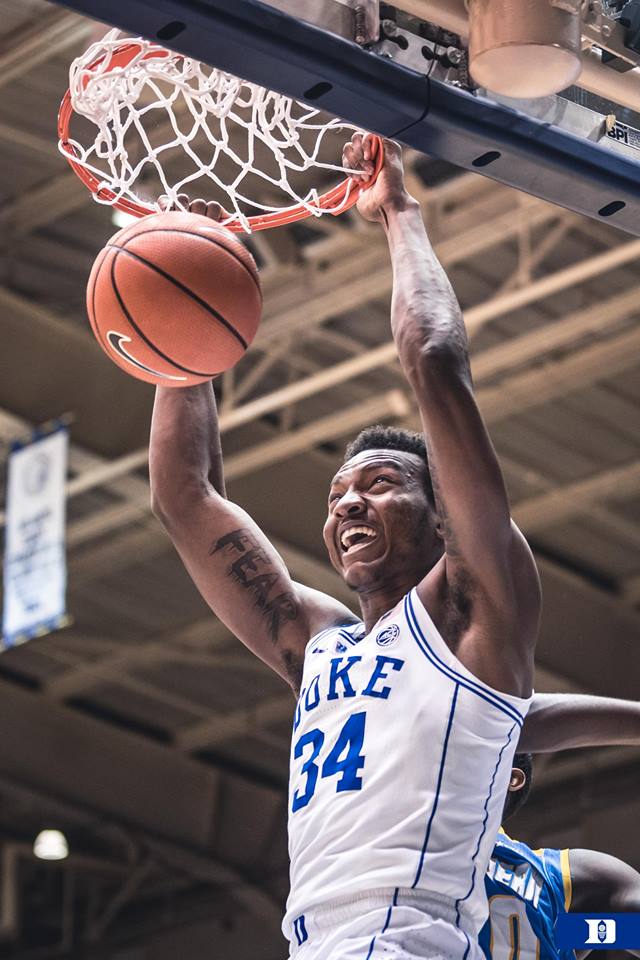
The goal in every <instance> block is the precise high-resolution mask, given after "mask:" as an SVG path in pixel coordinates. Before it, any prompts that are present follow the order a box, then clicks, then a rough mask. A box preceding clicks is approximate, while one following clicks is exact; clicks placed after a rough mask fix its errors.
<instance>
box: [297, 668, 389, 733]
mask: <svg viewBox="0 0 640 960" xmlns="http://www.w3.org/2000/svg"><path fill="white" fill-rule="evenodd" d="M361 662H362V657H332V658H331V661H330V668H329V676H328V678H326V677H325V678H324V680H325V683H324V684H323V687H322V689H321V676H322V675H321V674H319V673H317V674H316V675H315V676H314V677H313V678H312V679H311V680H310V681H309V685H308V686H307V687H303V688H302V690H301V691H300V697H299V699H298V706H297V707H296V713H295V719H294V722H293V729H294V731H295V730H297V729H298V727H299V726H300V721H301V719H302V714H303V713H309V712H310V711H311V710H315V709H316V707H318V706H319V705H320V702H321V701H322V700H323V699H325V700H338V699H339V698H340V697H355V696H360V697H377V698H379V699H381V700H388V699H389V694H390V693H391V690H392V685H391V684H392V680H393V671H396V672H397V671H400V670H402V668H403V666H404V660H399V659H398V658H397V657H383V656H380V655H378V656H376V659H375V665H374V666H373V668H371V666H370V664H367V670H366V680H365V682H364V683H359V682H358V680H356V679H353V681H352V678H351V676H350V673H351V670H352V668H353V667H354V666H355V664H356V663H361ZM390 672H391V677H390V676H389V674H390ZM388 679H390V680H391V682H390V683H385V681H386V680H388ZM354 684H356V686H355V687H354Z"/></svg>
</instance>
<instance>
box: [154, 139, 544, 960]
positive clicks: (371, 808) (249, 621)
mask: <svg viewBox="0 0 640 960" xmlns="http://www.w3.org/2000/svg"><path fill="white" fill-rule="evenodd" d="M343 159H344V162H345V165H346V166H347V167H349V168H351V169H361V170H362V171H363V175H369V173H370V172H371V170H372V159H371V156H370V145H369V141H368V139H367V138H363V137H362V136H355V137H354V138H353V139H352V141H351V142H350V143H349V144H348V145H347V146H346V147H345V151H344V158H343ZM196 203H200V204H202V201H200V202H197V201H196V202H194V206H193V207H192V209H197V212H205V211H204V208H203V209H198V208H196V206H195V204H196ZM358 209H359V212H360V214H361V215H362V216H363V217H364V218H365V219H367V220H372V221H377V222H378V223H380V224H381V226H382V228H383V229H384V231H385V233H386V235H387V239H388V242H389V249H390V254H391V261H392V266H393V299H392V307H391V329H392V333H393V336H394V339H395V342H396V346H397V349H398V355H399V359H400V362H401V365H402V369H403V371H404V374H405V377H406V379H407V381H408V383H409V385H410V386H411V388H412V390H413V393H414V395H415V399H416V403H417V406H418V409H419V411H420V416H421V420H422V423H423V426H424V435H425V436H424V437H422V436H421V435H419V434H411V433H407V432H405V431H402V430H395V429H385V428H373V429H371V430H368V431H364V432H363V433H362V434H361V435H360V436H359V437H358V438H357V439H356V440H355V441H354V443H352V444H351V445H350V447H348V448H347V452H346V458H345V461H344V463H343V464H342V465H341V466H340V467H339V469H338V471H337V472H336V474H335V477H334V478H333V481H332V483H331V487H330V490H329V497H328V516H327V521H326V524H325V529H324V539H325V543H326V546H327V550H328V552H329V556H330V558H331V562H332V564H333V566H334V567H335V568H336V570H337V571H338V572H339V573H340V574H341V575H342V577H343V578H344V580H345V581H346V583H347V584H348V586H349V587H351V588H352V589H353V590H354V591H355V592H356V594H357V596H358V599H359V601H360V607H361V611H362V621H359V620H356V619H355V618H354V616H353V614H352V613H351V612H350V611H349V610H348V609H347V608H346V607H344V606H342V605H341V604H340V603H338V602H337V601H336V600H334V599H332V598H330V597H328V596H325V595H323V594H321V593H318V592H317V591H315V590H311V589H308V588H306V587H304V586H302V585H300V584H297V583H294V582H292V580H291V578H290V576H289V573H288V571H287V569H286V567H285V565H284V563H283V561H282V559H281V558H280V556H279V555H278V554H277V552H276V551H275V549H274V548H273V546H272V545H271V544H270V543H269V541H268V540H267V538H266V537H265V536H264V534H263V533H262V532H261V531H260V530H259V529H258V527H257V526H256V524H255V523H254V522H253V521H252V520H251V518H250V517H248V516H247V514H246V513H245V512H244V511H243V510H242V509H241V508H240V507H239V506H237V505H236V504H233V503H231V502H229V501H228V500H227V499H226V497H225V490H224V481H223V472H222V456H221V451H220V441H219V433H218V425H217V415H216V409H215V402H214V394H213V389H212V387H211V385H210V384H206V385H204V386H198V387H193V388H189V389H181V390H163V389H158V391H157V396H156V404H155V409H154V415H153V423H152V430H151V460H150V474H151V484H152V491H153V501H154V510H155V512H156V514H157V515H158V517H159V518H160V519H161V520H162V522H163V523H164V524H165V526H166V528H167V530H168V531H169V533H170V535H171V537H172V539H173V542H174V544H175V546H176V548H177V550H178V551H179V553H180V555H181V557H182V559H183V561H184V563H185V565H186V567H187V569H188V571H189V573H190V574H191V576H192V578H193V580H194V582H195V583H196V584H197V586H198V588H199V589H200V591H201V593H202V595H203V597H204V598H205V599H206V600H207V602H208V603H209V604H210V606H211V608H212V609H213V611H214V612H215V613H216V615H217V616H218V617H220V619H221V620H222V621H223V622H224V623H225V624H226V625H227V626H228V627H229V629H230V630H231V631H232V632H233V633H235V634H236V635H237V636H238V637H239V638H240V640H242V641H243V642H244V643H245V644H246V645H247V646H248V647H250V649H251V650H253V651H254V653H256V654H257V655H258V656H259V657H261V658H262V659H263V660H264V661H265V662H266V663H268V664H269V665H270V666H271V667H272V668H273V669H274V670H275V671H277V672H278V673H279V674H280V675H281V676H282V677H283V678H284V679H285V680H286V681H287V682H288V683H289V684H290V685H291V687H292V689H293V690H294V692H295V694H296V696H297V697H298V702H297V708H296V712H295V719H294V729H293V739H292V747H291V778H290V802H289V848H290V856H291V893H290V897H289V902H288V906H287V914H286V917H285V920H284V924H283V929H284V931H285V934H286V936H287V937H288V938H289V939H290V941H291V955H292V956H296V957H298V958H299V960H377V958H379V957H382V956H393V957H398V958H400V957H402V958H418V957H426V956H429V957H439V956H441V957H448V958H459V960H466V958H467V957H481V952H480V948H479V946H478V942H477V934H478V931H479V929H480V927H481V926H482V924H483V923H484V921H485V918H486V898H485V893H484V883H483V878H484V874H485V871H486V869H487V864H488V861H489V857H490V855H491V851H492V849H493V844H494V840H495V837H496V833H497V830H498V827H499V825H500V816H501V813H502V806H503V802H504V796H505V792H506V790H507V785H508V782H509V775H510V772H511V761H512V758H513V754H514V751H515V747H516V744H517V742H518V738H519V735H520V729H521V726H522V723H523V719H524V717H525V714H526V712H527V709H528V707H529V703H530V697H531V683H532V673H533V653H534V646H535V641H536V636H537V632H538V619H539V613H540V590H539V583H538V576H537V572H536V567H535V563H534V561H533V558H532V555H531V552H530V550H529V548H528V546H527V544H526V542H525V540H524V538H523V537H522V535H521V534H520V532H519V531H518V530H517V529H516V527H515V526H514V525H513V523H512V522H511V519H510V516H509V504H508V501H507V495H506V492H505V487H504V483H503V479H502V476H501V472H500V468H499V465H498V462H497V459H496V455H495V453H494V450H493V447H492V445H491V441H490V440H489V437H488V436H487V432H486V429H485V426H484V424H483V421H482V418H481V416H480V413H479V411H478V408H477V406H476V402H475V400H474V396H473V391H472V385H471V376H470V372H469V359H468V353H467V342H466V335H465V329H464V323H463V320H462V315H461V312H460V308H459V306H458V304H457V302H456V298H455V295H454V293H453V290H452V289H451V286H450V284H449V281H448V279H447V277H446V275H445V273H444V271H443V269H442V267H441V266H440V264H439V263H438V260H437V259H436V257H435V254H434V252H433V250H432V248H431V246H430V243H429V240H428V238H427V235H426V233H425V229H424V226H423V222H422V217H421V213H420V208H419V205H418V203H417V202H416V201H415V200H413V199H412V198H411V197H410V196H409V195H408V193H407V191H406V189H405V186H404V179H403V168H402V158H401V152H400V148H399V147H398V146H397V145H396V144H394V143H392V142H386V143H385V163H384V166H383V169H382V171H381V174H380V176H379V177H378V180H377V181H376V183H375V185H374V186H373V187H372V188H371V189H369V190H368V191H366V192H365V193H363V195H362V197H361V198H360V200H359V202H358ZM301 519H302V518H301Z"/></svg>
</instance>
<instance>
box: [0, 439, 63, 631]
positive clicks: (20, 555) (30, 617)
mask: <svg viewBox="0 0 640 960" xmlns="http://www.w3.org/2000/svg"><path fill="white" fill-rule="evenodd" d="M68 446H69V432H68V430H67V428H66V427H65V426H62V425H61V426H59V427H54V429H53V430H52V431H51V432H48V433H45V434H39V433H36V434H35V435H34V437H33V439H32V440H31V442H29V443H26V444H16V445H15V446H14V448H13V449H12V451H11V454H10V456H9V462H8V474H7V508H6V529H5V553H4V610H3V620H2V638H3V642H4V645H5V647H11V646H14V645H15V644H17V643H22V642H24V641H25V640H29V639H30V638H31V637H34V636H41V635H42V634H44V633H48V632H49V631H50V630H54V629H55V628H56V627H59V626H62V625H63V624H64V623H65V622H66V599H65V595H66V586H67V570H66V559H65V544H64V539H65V515H66V496H65V483H66V478H67V453H68Z"/></svg>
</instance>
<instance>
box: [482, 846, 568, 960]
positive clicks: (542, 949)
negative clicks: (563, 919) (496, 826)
mask: <svg viewBox="0 0 640 960" xmlns="http://www.w3.org/2000/svg"><path fill="white" fill-rule="evenodd" d="M485 888H486V891H487V899H488V901H489V920H488V921H487V923H486V924H485V925H484V927H483V928H482V930H481V931H480V946H481V947H482V950H483V952H484V954H485V956H486V957H487V958H488V960H575V954H574V952H573V950H560V949H558V947H556V944H555V925H556V920H557V918H558V916H559V914H561V913H564V912H565V911H567V910H568V909H569V906H570V904H571V874H570V872H569V851H568V850H531V848H530V847H528V846H527V845H526V843H520V841H518V840H512V839H511V838H510V837H508V836H507V835H506V833H503V832H502V831H500V833H499V834H498V839H497V840H496V845H495V848H494V851H493V855H492V857H491V860H490V862H489V868H488V870H487V873H486V876H485Z"/></svg>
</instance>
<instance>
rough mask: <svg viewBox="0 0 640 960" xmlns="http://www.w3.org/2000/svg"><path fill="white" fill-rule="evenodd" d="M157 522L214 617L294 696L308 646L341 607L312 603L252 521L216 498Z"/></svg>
mask: <svg viewBox="0 0 640 960" xmlns="http://www.w3.org/2000/svg"><path fill="white" fill-rule="evenodd" d="M161 519H162V522H163V524H164V526H165V527H166V529H167V532H168V533H169V535H170V537H171V539H172V541H173V544H174V546H175V547H176V549H177V551H178V553H179V554H180V557H181V558H182V561H183V563H184V565H185V567H186V569H187V571H188V572H189V574H190V576H191V578H192V580H193V581H194V583H195V585H196V586H197V587H198V590H199V591H200V593H201V595H202V597H203V599H204V600H205V601H206V602H207V603H208V604H209V606H210V607H211V609H212V610H213V612H214V613H215V614H216V616H217V617H219V618H220V620H222V622H223V623H224V624H225V625H226V626H227V627H228V628H229V630H231V632H232V633H234V634H235V635H236V636H237V637H238V639H240V640H241V641H242V642H243V643H244V644H245V645H246V646H247V647H248V648H249V649H250V650H252V651H253V653H255V654H256V655H257V656H258V657H260V659H261V660H264V662H265V663H267V664H268V665H269V666H270V667H272V669H273V670H275V671H276V672H277V673H279V674H280V676H282V677H283V678H284V679H285V680H286V681H287V682H288V683H289V684H290V685H291V687H292V688H293V689H294V691H296V690H297V689H298V688H299V684H300V679H301V676H302V667H303V662H304V649H305V646H306V644H307V642H308V640H309V639H310V637H311V636H313V634H314V633H316V632H318V631H319V630H321V629H324V627H326V626H328V625H330V624H333V623H335V622H339V621H340V620H341V618H342V619H344V610H345V608H344V607H343V606H342V604H340V603H338V602H337V601H335V600H333V599H331V598H330V597H326V596H325V595H324V594H319V593H318V592H317V591H313V602H311V601H310V599H309V597H308V596H307V595H306V594H305V591H304V588H302V589H301V588H300V587H299V586H298V585H297V584H295V583H294V582H293V581H292V579H291V576H290V574H289V571H288V570H287V567H286V565H285V563H284V561H283V559H282V557H281V556H280V555H279V553H278V552H277V551H276V549H275V548H274V547H273V545H272V544H271V543H270V542H269V540H268V539H267V537H266V536H265V535H264V534H263V533H262V531H261V530H260V529H259V527H258V526H257V525H256V523H255V522H254V521H253V520H252V519H251V517H249V516H248V514H247V513H246V512H245V511H244V510H243V509H242V508H241V507H239V506H238V505H237V504H234V503H231V502H230V501H228V500H225V499H223V498H222V497H220V496H218V495H217V494H215V493H211V494H208V495H207V494H204V495H202V496H194V497H193V498H192V499H191V501H190V503H189V504H188V506H185V507H184V508H182V509H180V510H176V511H174V512H172V513H169V514H163V515H162V517H161Z"/></svg>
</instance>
